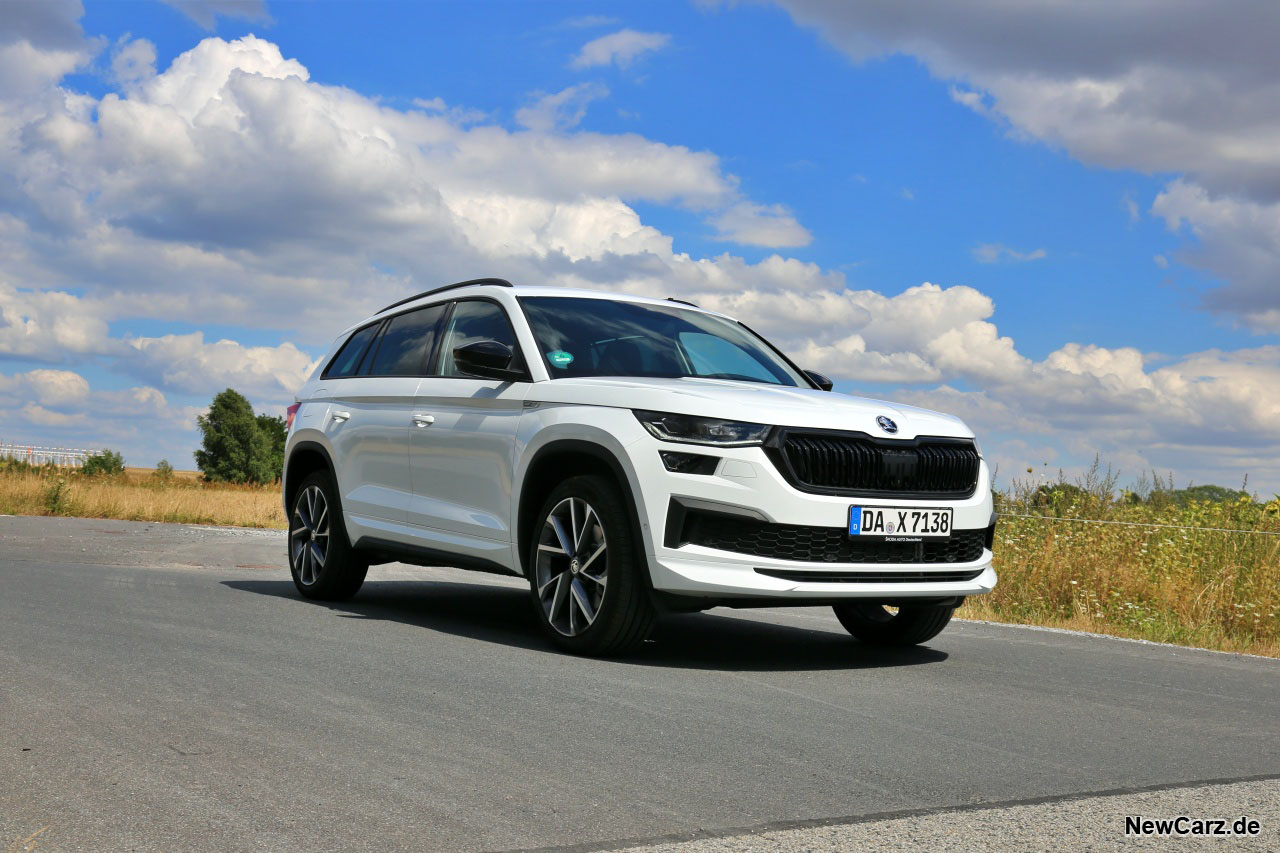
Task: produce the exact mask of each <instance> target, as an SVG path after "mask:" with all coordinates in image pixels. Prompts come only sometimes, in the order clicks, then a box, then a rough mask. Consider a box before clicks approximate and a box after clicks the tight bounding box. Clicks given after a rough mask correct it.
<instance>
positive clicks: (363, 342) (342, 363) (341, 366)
mask: <svg viewBox="0 0 1280 853" xmlns="http://www.w3.org/2000/svg"><path fill="white" fill-rule="evenodd" d="M378 326H379V323H373V324H371V325H368V326H365V327H364V328H363V329H357V330H356V331H355V333H354V334H352V335H351V337H349V338H347V342H346V343H345V344H343V345H342V348H341V349H339V350H338V354H337V355H335V356H334V357H333V360H332V361H330V362H329V366H328V367H327V368H325V371H324V374H323V376H321V378H322V379H342V378H343V377H346V376H355V374H356V370H358V369H359V368H360V359H361V357H362V356H363V355H364V353H365V350H367V349H368V348H369V342H370V341H372V340H373V336H374V335H375V334H377V331H378Z"/></svg>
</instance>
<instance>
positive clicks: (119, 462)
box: [80, 448, 124, 477]
mask: <svg viewBox="0 0 1280 853" xmlns="http://www.w3.org/2000/svg"><path fill="white" fill-rule="evenodd" d="M80 473H81V474H84V475H85V476H87V477H96V476H108V477H111V476H115V475H116V474H123V473H124V457H123V456H121V455H120V454H119V453H116V452H115V451H114V450H107V449H105V448H104V449H102V450H99V451H98V452H97V453H91V454H89V456H88V457H86V458H85V460H84V464H83V465H81V466H80Z"/></svg>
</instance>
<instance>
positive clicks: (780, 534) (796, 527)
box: [676, 511, 987, 563]
mask: <svg viewBox="0 0 1280 853" xmlns="http://www.w3.org/2000/svg"><path fill="white" fill-rule="evenodd" d="M986 537H987V531H986V530H985V529H979V530H956V531H953V532H952V534H951V536H950V538H948V539H935V540H926V541H924V542H885V541H875V540H869V539H862V538H860V537H857V536H850V535H849V534H848V532H847V531H845V530H844V529H842V528H839V527H810V526H808V525H803V524H772V523H770V522H767V521H757V520H755V519H751V518H741V517H737V516H731V515H720V514H718V513H709V512H698V511H690V512H687V513H686V514H685V516H684V520H683V524H682V525H681V531H680V536H679V542H678V543H676V544H677V546H678V545H682V544H685V543H688V544H692V545H702V546H703V547H706V548H716V549H719V550H721V551H733V552H735V553H738V554H749V555H751V556H753V557H769V558H772V559H776V560H796V561H799V562H806V563H972V562H973V561H974V560H978V559H980V558H981V557H982V547H983V543H984V541H985V540H986Z"/></svg>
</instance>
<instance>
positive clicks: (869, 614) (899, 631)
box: [833, 601, 955, 646]
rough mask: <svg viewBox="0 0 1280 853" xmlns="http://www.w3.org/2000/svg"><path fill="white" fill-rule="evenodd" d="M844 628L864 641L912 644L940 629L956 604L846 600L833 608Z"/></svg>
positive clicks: (948, 618) (882, 644) (887, 644)
mask: <svg viewBox="0 0 1280 853" xmlns="http://www.w3.org/2000/svg"><path fill="white" fill-rule="evenodd" d="M833 609H834V610H835V612H836V618H837V619H839V620H840V624H841V625H843V626H844V628H845V630H846V631H848V632H849V633H850V634H852V635H853V636H855V637H857V638H858V639H859V640H861V641H862V642H864V643H872V644H875V645H880V646H914V645H917V644H919V643H924V642H928V641H929V640H932V639H933V638H934V637H936V636H938V635H939V634H940V633H942V629H943V628H945V627H947V623H948V622H950V621H951V614H952V613H954V612H955V608H954V607H951V606H949V605H935V604H929V605H916V606H906V607H896V608H889V607H886V606H885V605H883V604H879V603H877V602H874V601H871V602H868V601H848V602H844V603H842V604H837V605H835V607H834V608H833Z"/></svg>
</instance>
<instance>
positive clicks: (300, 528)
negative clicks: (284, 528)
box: [289, 486, 329, 586]
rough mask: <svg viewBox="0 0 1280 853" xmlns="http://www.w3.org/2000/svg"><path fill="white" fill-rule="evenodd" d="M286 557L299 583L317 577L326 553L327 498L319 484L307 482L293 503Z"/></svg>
mask: <svg viewBox="0 0 1280 853" xmlns="http://www.w3.org/2000/svg"><path fill="white" fill-rule="evenodd" d="M293 524H294V526H293V530H292V531H290V534H289V540H290V541H289V557H290V561H291V562H292V564H293V570H294V571H295V572H296V573H297V575H298V580H299V581H301V583H302V585H303V586H311V585H312V584H314V583H315V582H316V581H317V580H319V578H320V572H321V571H323V569H324V561H325V558H326V557H327V556H328V555H329V502H328V501H327V500H325V497H324V492H323V491H322V490H321V489H320V487H319V486H308V487H307V488H306V489H304V490H303V491H302V494H300V495H298V499H297V500H296V501H295V502H294V504H293Z"/></svg>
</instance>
